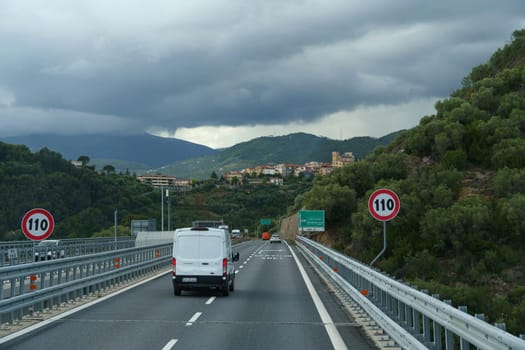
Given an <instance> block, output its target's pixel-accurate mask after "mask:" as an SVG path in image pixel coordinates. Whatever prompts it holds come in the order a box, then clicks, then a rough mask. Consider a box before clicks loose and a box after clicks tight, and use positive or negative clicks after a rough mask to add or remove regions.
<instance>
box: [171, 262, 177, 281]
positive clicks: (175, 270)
mask: <svg viewBox="0 0 525 350" xmlns="http://www.w3.org/2000/svg"><path fill="white" fill-rule="evenodd" d="M171 264H172V265H173V269H172V272H171V274H172V275H173V277H175V276H177V259H175V258H173V259H171Z"/></svg>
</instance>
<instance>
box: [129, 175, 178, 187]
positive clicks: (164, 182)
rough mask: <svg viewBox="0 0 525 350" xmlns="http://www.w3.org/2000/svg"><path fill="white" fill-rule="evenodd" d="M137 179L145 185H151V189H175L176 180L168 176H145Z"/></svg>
mask: <svg viewBox="0 0 525 350" xmlns="http://www.w3.org/2000/svg"><path fill="white" fill-rule="evenodd" d="M137 179H138V180H139V181H140V182H142V183H145V184H148V185H151V186H153V187H175V186H176V178H175V177H174V176H169V175H161V174H147V175H140V176H137Z"/></svg>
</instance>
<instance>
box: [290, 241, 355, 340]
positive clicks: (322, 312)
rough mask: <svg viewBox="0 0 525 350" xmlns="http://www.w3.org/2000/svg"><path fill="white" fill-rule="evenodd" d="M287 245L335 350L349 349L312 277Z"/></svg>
mask: <svg viewBox="0 0 525 350" xmlns="http://www.w3.org/2000/svg"><path fill="white" fill-rule="evenodd" d="M285 243H286V245H287V246H288V248H289V249H290V252H291V253H292V256H293V258H294V260H295V263H296V264H297V267H298V268H299V272H300V273H301V276H302V277H303V280H304V283H305V284H306V288H307V289H308V292H310V295H311V296H312V300H313V302H314V305H315V307H316V309H317V312H318V313H319V316H320V317H321V321H323V324H324V327H325V329H326V332H327V333H328V337H329V338H330V341H331V342H332V345H333V346H334V349H335V350H346V349H348V348H347V347H346V344H345V342H344V341H343V338H341V334H339V331H338V330H337V327H336V326H335V325H334V322H333V321H332V318H331V317H330V314H329V313H328V311H327V310H326V307H325V306H324V304H323V302H322V300H321V298H319V294H317V291H316V290H315V288H314V286H313V284H312V281H310V277H308V274H307V273H306V271H305V270H304V268H303V265H301V262H300V261H299V259H297V256H296V255H295V252H294V251H293V250H292V248H291V247H290V246H289V245H288V243H287V242H286V241H285Z"/></svg>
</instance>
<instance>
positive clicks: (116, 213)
mask: <svg viewBox="0 0 525 350" xmlns="http://www.w3.org/2000/svg"><path fill="white" fill-rule="evenodd" d="M117 215H118V209H115V213H114V219H115V250H116V249H117V221H118V220H117Z"/></svg>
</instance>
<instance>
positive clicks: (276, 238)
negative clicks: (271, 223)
mask: <svg viewBox="0 0 525 350" xmlns="http://www.w3.org/2000/svg"><path fill="white" fill-rule="evenodd" d="M270 243H281V236H279V235H277V234H274V235H272V237H270Z"/></svg>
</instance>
